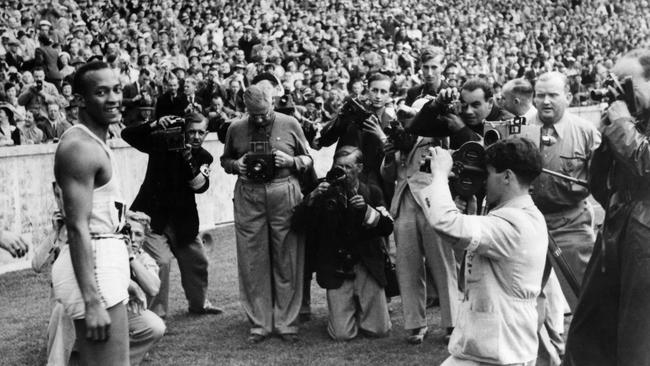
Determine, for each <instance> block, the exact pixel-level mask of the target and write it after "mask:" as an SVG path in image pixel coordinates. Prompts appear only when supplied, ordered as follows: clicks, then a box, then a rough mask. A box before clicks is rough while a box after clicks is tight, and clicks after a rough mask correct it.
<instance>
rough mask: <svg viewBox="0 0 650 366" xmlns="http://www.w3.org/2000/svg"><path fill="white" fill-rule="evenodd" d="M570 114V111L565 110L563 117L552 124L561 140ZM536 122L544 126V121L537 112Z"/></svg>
mask: <svg viewBox="0 0 650 366" xmlns="http://www.w3.org/2000/svg"><path fill="white" fill-rule="evenodd" d="M569 115H570V113H569V112H568V111H564V115H563V116H562V118H560V120H559V121H557V122H555V123H554V124H553V126H552V127H553V129H554V130H555V133H557V136H558V137H559V138H560V140H561V139H563V138H564V134H565V133H564V131H565V129H566V125H567V123H568V119H569ZM535 123H536V124H538V125H540V126H544V123H543V122H542V121H540V120H539V114H535Z"/></svg>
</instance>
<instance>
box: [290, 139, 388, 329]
mask: <svg viewBox="0 0 650 366" xmlns="http://www.w3.org/2000/svg"><path fill="white" fill-rule="evenodd" d="M362 161H363V156H362V153H361V151H360V150H359V149H357V148H356V147H351V146H345V147H342V148H341V149H339V150H338V151H337V152H336V154H335V155H334V165H333V167H332V170H331V171H330V172H329V173H328V174H327V178H326V179H325V180H324V181H322V182H321V183H320V184H319V185H318V187H317V188H316V189H315V190H314V191H313V192H311V193H310V194H309V195H308V196H307V197H306V198H305V199H304V201H303V202H302V203H301V204H300V205H298V206H297V207H296V209H295V212H294V215H293V223H292V225H293V227H294V229H295V230H301V231H305V232H310V233H314V238H315V240H314V241H313V245H314V246H315V248H313V250H314V251H315V252H316V255H315V257H316V280H317V282H318V284H319V285H320V286H321V287H322V288H324V289H327V307H328V309H329V321H328V325H327V332H328V333H329V335H330V337H332V338H333V339H335V340H350V339H352V338H355V337H356V336H357V333H358V331H359V328H360V329H361V331H362V332H363V333H365V334H367V335H369V336H375V337H382V336H386V335H387V334H388V331H389V330H390V328H391V322H390V317H389V315H388V305H387V304H386V296H385V295H384V286H385V285H386V277H385V274H384V254H383V252H382V245H383V241H382V237H385V236H388V235H390V233H391V232H392V231H393V221H392V219H391V218H390V216H389V215H388V212H387V211H386V210H385V209H384V207H383V206H384V200H383V197H382V193H381V190H380V189H379V188H378V187H376V186H374V185H368V184H364V183H362V182H360V181H359V174H360V173H361V171H362V169H363V163H362Z"/></svg>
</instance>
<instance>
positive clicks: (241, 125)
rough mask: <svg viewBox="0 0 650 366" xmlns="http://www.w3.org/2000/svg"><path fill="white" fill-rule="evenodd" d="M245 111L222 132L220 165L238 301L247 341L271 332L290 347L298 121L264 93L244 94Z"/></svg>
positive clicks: (299, 244)
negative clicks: (233, 178)
mask: <svg viewBox="0 0 650 366" xmlns="http://www.w3.org/2000/svg"><path fill="white" fill-rule="evenodd" d="M244 103H245V104H246V110H247V114H246V116H245V117H244V118H242V119H239V120H236V121H234V122H233V123H232V124H231V125H230V127H229V128H228V133H227V134H226V142H225V146H224V153H223V156H222V157H221V166H223V168H224V170H225V171H226V173H229V174H235V175H237V176H238V179H237V183H236V184H235V191H234V199H233V202H234V216H235V232H236V238H237V265H238V270H239V284H240V285H239V288H240V297H241V302H242V305H243V307H244V310H245V311H246V315H248V319H249V320H250V322H251V324H252V327H251V330H250V336H249V338H248V340H249V342H252V343H258V342H261V341H263V340H264V339H266V338H267V337H268V336H269V335H271V333H273V332H277V334H278V335H279V336H280V337H281V338H282V339H283V340H285V341H289V342H294V341H296V340H297V339H298V338H297V332H298V328H297V327H296V326H295V325H294V322H295V321H296V319H297V318H298V312H299V310H300V304H301V300H302V280H303V267H304V259H305V255H304V237H303V236H302V235H298V234H297V233H295V232H294V231H293V230H291V222H290V218H291V214H292V212H293V208H294V207H295V205H296V204H297V203H298V202H300V200H301V199H302V193H301V189H300V184H299V183H298V176H299V175H301V174H303V173H304V172H305V171H307V169H309V168H310V167H311V166H312V159H311V157H310V156H309V155H308V153H307V146H308V145H307V140H306V139H305V135H304V134H303V131H302V128H301V127H300V124H298V121H297V120H296V119H295V118H293V117H290V116H287V115H285V114H282V113H278V112H275V111H273V102H272V96H271V94H270V93H269V91H268V90H267V89H266V88H263V87H260V86H259V85H252V86H250V87H249V88H248V89H246V91H245V92H244Z"/></svg>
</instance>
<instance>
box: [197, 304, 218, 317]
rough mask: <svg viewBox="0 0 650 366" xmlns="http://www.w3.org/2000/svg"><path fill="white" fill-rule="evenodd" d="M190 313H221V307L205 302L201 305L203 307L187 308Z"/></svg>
mask: <svg viewBox="0 0 650 366" xmlns="http://www.w3.org/2000/svg"><path fill="white" fill-rule="evenodd" d="M189 311H190V313H192V314H196V315H206V314H212V315H219V314H221V313H223V309H222V308H219V307H216V306H214V305H212V304H209V303H208V304H205V306H203V309H199V310H195V309H189Z"/></svg>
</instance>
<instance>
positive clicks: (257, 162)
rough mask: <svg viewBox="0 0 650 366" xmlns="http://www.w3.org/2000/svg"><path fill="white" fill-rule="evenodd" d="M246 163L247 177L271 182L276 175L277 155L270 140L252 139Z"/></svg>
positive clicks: (261, 181) (262, 181)
mask: <svg viewBox="0 0 650 366" xmlns="http://www.w3.org/2000/svg"><path fill="white" fill-rule="evenodd" d="M244 163H246V177H247V178H248V179H250V180H252V181H254V182H259V183H266V182H270V181H271V180H272V179H273V177H274V176H275V157H274V156H273V151H272V149H271V145H270V144H269V142H268V141H251V143H250V152H249V153H248V154H247V155H246V159H245V160H244Z"/></svg>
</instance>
